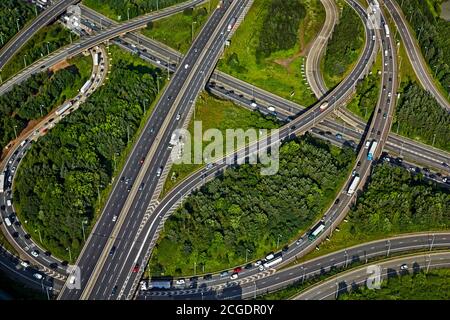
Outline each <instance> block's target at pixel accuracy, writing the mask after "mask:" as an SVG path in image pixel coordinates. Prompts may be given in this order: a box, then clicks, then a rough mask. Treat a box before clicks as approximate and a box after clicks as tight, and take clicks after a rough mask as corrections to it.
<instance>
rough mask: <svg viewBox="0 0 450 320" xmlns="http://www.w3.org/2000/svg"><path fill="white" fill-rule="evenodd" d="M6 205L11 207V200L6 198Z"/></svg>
mask: <svg viewBox="0 0 450 320" xmlns="http://www.w3.org/2000/svg"><path fill="white" fill-rule="evenodd" d="M6 205H7V206H8V207H11V200H9V199H8V200H6Z"/></svg>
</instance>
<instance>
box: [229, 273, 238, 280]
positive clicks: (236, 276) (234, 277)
mask: <svg viewBox="0 0 450 320" xmlns="http://www.w3.org/2000/svg"><path fill="white" fill-rule="evenodd" d="M237 278H238V274H237V273H233V274H232V275H231V276H230V279H231V280H234V279H237Z"/></svg>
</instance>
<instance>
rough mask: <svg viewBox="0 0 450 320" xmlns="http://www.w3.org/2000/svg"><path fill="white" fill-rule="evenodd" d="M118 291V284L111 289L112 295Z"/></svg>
mask: <svg viewBox="0 0 450 320" xmlns="http://www.w3.org/2000/svg"><path fill="white" fill-rule="evenodd" d="M116 292H117V286H114V288H113V289H112V291H111V295H114V294H116Z"/></svg>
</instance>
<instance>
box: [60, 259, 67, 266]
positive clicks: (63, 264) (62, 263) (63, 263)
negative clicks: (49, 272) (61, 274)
mask: <svg viewBox="0 0 450 320" xmlns="http://www.w3.org/2000/svg"><path fill="white" fill-rule="evenodd" d="M68 264H69V262H67V261H66V260H64V261H63V262H61V265H62V266H63V267H65V266H67V265H68Z"/></svg>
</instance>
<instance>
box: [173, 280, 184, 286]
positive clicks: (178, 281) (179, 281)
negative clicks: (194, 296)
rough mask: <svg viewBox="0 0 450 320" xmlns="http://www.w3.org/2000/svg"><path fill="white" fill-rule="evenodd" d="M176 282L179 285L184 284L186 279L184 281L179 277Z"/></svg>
mask: <svg viewBox="0 0 450 320" xmlns="http://www.w3.org/2000/svg"><path fill="white" fill-rule="evenodd" d="M175 283H176V284H177V285H184V284H185V283H186V281H184V279H178V280H176V281H175Z"/></svg>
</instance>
